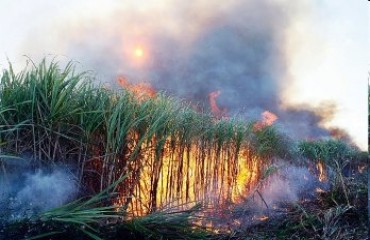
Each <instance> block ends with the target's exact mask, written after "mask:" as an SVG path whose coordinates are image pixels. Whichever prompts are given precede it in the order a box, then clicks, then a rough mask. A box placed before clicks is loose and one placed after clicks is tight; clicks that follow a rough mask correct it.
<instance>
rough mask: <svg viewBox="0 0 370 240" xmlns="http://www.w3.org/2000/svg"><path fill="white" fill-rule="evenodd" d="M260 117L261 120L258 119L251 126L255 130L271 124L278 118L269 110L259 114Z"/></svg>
mask: <svg viewBox="0 0 370 240" xmlns="http://www.w3.org/2000/svg"><path fill="white" fill-rule="evenodd" d="M261 118H262V120H261V121H258V122H257V123H255V124H254V126H253V129H254V130H255V131H259V130H261V129H263V128H265V127H268V126H271V125H272V124H274V122H275V121H276V120H277V119H278V117H277V116H276V115H275V114H274V113H272V112H270V111H264V112H263V113H262V114H261Z"/></svg>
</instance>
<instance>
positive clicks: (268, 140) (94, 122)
mask: <svg viewBox="0 0 370 240" xmlns="http://www.w3.org/2000/svg"><path fill="white" fill-rule="evenodd" d="M91 79H92V78H91V77H90V76H89V75H88V74H86V73H81V74H79V73H75V72H74V68H73V65H72V64H68V65H67V66H66V67H65V68H64V69H60V67H59V65H58V64H57V63H53V62H52V63H50V64H48V63H47V62H46V61H45V60H44V61H43V62H41V63H40V64H39V65H38V66H35V65H33V66H31V67H30V68H29V69H25V70H24V71H22V72H20V73H18V74H16V73H15V72H14V71H13V69H12V66H11V64H10V65H9V68H8V69H6V70H4V71H3V73H2V74H1V78H0V84H1V85H0V176H1V179H0V180H1V182H0V183H1V186H2V187H1V189H0V194H1V196H0V210H1V214H0V239H66V238H68V239H366V237H367V230H368V225H367V221H368V214H367V203H368V202H367V201H368V199H367V189H368V185H367V153H365V152H361V151H360V150H359V149H358V148H357V147H355V146H353V145H351V144H349V143H347V142H345V141H341V140H339V139H332V138H328V139H318V140H310V141H298V142H297V141H295V140H294V141H293V140H292V139H290V138H289V136H286V135H283V134H282V133H280V132H279V131H278V130H277V129H276V128H274V126H265V127H263V128H261V129H258V130H256V129H254V127H253V126H255V124H256V123H255V122H247V121H245V120H243V119H241V118H237V117H235V118H227V119H225V118H215V117H214V116H213V115H212V114H211V113H208V112H206V111H204V112H200V111H199V110H194V109H193V108H192V107H191V105H190V104H187V103H184V102H180V101H178V100H175V99H173V98H170V97H167V96H165V95H161V94H156V95H155V96H150V97H149V96H140V97H138V96H137V95H135V94H134V93H133V92H130V91H127V90H125V89H121V90H117V91H114V90H111V89H108V88H105V87H103V86H96V85H94V84H93V82H92V80H91ZM61 167H63V168H66V169H68V172H69V173H70V175H68V176H70V177H69V181H70V184H71V185H73V186H76V188H77V189H78V190H77V192H75V191H70V192H72V193H73V194H72V193H71V194H70V195H71V197H70V198H68V201H66V202H63V204H60V205H59V206H52V207H50V208H48V209H33V208H32V206H29V208H30V209H32V211H31V210H30V211H24V212H22V213H21V214H20V216H15V210H14V206H20V205H17V204H15V203H14V202H15V201H19V199H18V200H17V199H16V200H14V197H12V194H13V193H14V191H13V190H15V189H20V188H21V187H19V186H18V185H22V184H23V185H26V186H27V184H29V183H30V179H32V178H30V177H24V181H23V182H22V183H19V181H20V180H19V179H20V178H22V176H23V175H24V174H32V173H36V172H37V171H40V170H42V171H44V172H47V173H50V174H52V173H53V172H54V169H55V168H61ZM297 169H299V171H298V170H297ZM284 171H285V172H284ZM293 171H294V174H293V175H292V174H291V172H293ZM300 174H301V175H300ZM46 176H49V175H46ZM276 179H279V181H282V182H283V183H287V185H284V186H283V188H285V186H287V187H289V186H293V183H294V184H296V183H299V184H296V185H294V187H295V192H294V194H292V193H289V192H281V193H280V195H279V197H278V198H276V199H275V198H272V197H271V193H272V192H274V190H276V189H274V188H275V187H278V186H276V185H273V183H274V181H275V180H276ZM46 181H49V180H46ZM305 181H307V184H306V183H303V182H305ZM301 183H302V184H301ZM49 184H54V183H53V182H50V181H49ZM63 184H64V183H63ZM54 186H55V187H57V186H58V185H57V184H55V185H54ZM12 189H13V190H12ZM278 191H280V190H279V189H278ZM70 192H68V193H70ZM288 193H289V194H288ZM15 194H16V196H18V197H19V196H20V195H19V194H18V195H17V193H15ZM35 194H37V193H35ZM51 194H53V193H51ZM63 194H64V192H63ZM285 194H286V195H291V196H289V197H288V196H284V195H285ZM273 195H274V196H276V194H273ZM293 195H294V196H293ZM292 196H293V197H292ZM24 204H27V203H24ZM18 215H19V214H18Z"/></svg>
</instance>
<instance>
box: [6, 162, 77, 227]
mask: <svg viewBox="0 0 370 240" xmlns="http://www.w3.org/2000/svg"><path fill="white" fill-rule="evenodd" d="M1 177H2V185H3V186H2V187H1V189H0V212H2V213H3V214H0V220H5V221H7V220H16V219H22V218H29V217H32V216H34V215H35V214H38V213H40V212H43V211H46V210H49V209H51V208H55V207H58V206H61V205H63V204H65V203H67V202H68V201H70V200H72V199H73V198H75V197H76V196H77V194H78V184H77V183H76V181H75V180H74V176H73V174H72V173H71V172H70V171H68V170H67V169H66V168H62V167H58V168H55V169H53V170H51V171H50V170H48V171H47V170H37V171H36V172H27V173H25V174H22V173H20V172H17V173H12V174H11V175H10V176H1Z"/></svg>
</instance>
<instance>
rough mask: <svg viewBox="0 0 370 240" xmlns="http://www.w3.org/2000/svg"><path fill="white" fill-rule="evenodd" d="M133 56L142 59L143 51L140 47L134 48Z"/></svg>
mask: <svg viewBox="0 0 370 240" xmlns="http://www.w3.org/2000/svg"><path fill="white" fill-rule="evenodd" d="M134 55H135V56H136V57H143V56H144V50H143V49H142V48H141V47H136V48H135V50H134Z"/></svg>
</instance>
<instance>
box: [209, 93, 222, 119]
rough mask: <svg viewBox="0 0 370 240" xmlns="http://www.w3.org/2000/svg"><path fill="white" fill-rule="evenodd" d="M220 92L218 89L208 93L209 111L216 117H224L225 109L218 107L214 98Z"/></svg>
mask: <svg viewBox="0 0 370 240" xmlns="http://www.w3.org/2000/svg"><path fill="white" fill-rule="evenodd" d="M220 94H221V91H220V90H217V91H214V92H211V93H209V94H208V101H209V105H211V112H212V114H213V115H214V116H215V117H216V118H222V117H226V109H221V108H219V106H218V105H217V102H216V99H217V98H218V97H219V96H220Z"/></svg>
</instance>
